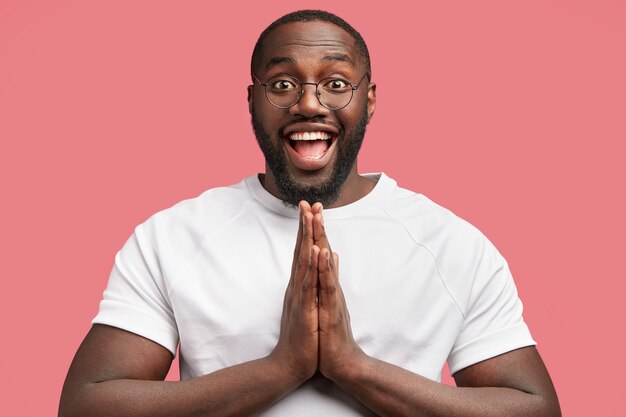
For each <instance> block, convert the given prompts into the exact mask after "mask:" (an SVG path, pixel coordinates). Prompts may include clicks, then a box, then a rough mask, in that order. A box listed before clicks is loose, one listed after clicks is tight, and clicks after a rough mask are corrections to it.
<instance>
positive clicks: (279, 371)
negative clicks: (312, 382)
mask: <svg viewBox="0 0 626 417" xmlns="http://www.w3.org/2000/svg"><path fill="white" fill-rule="evenodd" d="M264 360H265V361H266V362H267V364H268V365H269V366H270V368H271V370H272V373H273V374H274V375H276V377H277V378H278V379H279V380H280V381H281V382H282V383H284V384H286V385H287V386H290V387H292V388H297V387H298V386H300V385H301V384H302V383H304V382H305V381H307V380H308V379H309V378H310V377H311V376H312V375H309V374H307V373H305V372H303V369H302V368H301V367H297V366H291V365H290V360H289V358H287V357H284V355H281V354H280V353H279V352H277V351H276V350H274V351H273V352H272V353H270V354H269V355H268V356H266V357H265V358H264ZM313 373H314V372H313Z"/></svg>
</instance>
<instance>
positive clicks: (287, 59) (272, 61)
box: [265, 56, 296, 70]
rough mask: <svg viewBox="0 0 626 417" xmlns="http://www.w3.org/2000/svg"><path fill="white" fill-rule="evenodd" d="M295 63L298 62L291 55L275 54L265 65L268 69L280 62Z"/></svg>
mask: <svg viewBox="0 0 626 417" xmlns="http://www.w3.org/2000/svg"><path fill="white" fill-rule="evenodd" d="M295 63H296V60H295V59H293V58H292V57H290V56H275V57H274V58H272V59H270V61H269V62H268V63H267V65H266V66H265V70H268V69H270V68H272V67H275V66H276V65H279V64H295Z"/></svg>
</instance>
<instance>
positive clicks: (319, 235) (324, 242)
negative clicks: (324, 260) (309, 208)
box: [313, 213, 332, 252]
mask: <svg viewBox="0 0 626 417" xmlns="http://www.w3.org/2000/svg"><path fill="white" fill-rule="evenodd" d="M313 238H314V241H315V244H316V245H317V246H319V247H320V249H322V248H326V249H328V250H329V251H331V250H330V242H329V241H328V235H327V234H326V227H325V226H324V217H323V215H322V213H316V214H315V215H314V216H313ZM331 252H332V251H331Z"/></svg>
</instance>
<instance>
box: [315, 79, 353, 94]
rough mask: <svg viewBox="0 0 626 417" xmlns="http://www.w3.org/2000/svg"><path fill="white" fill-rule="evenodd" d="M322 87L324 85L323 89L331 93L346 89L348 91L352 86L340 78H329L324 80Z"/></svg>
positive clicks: (342, 91)
mask: <svg viewBox="0 0 626 417" xmlns="http://www.w3.org/2000/svg"><path fill="white" fill-rule="evenodd" d="M322 87H324V90H326V91H330V92H333V93H345V92H347V91H350V89H351V88H352V86H351V85H350V83H349V82H347V81H345V80H342V79H341V78H331V79H329V80H326V81H325V82H324V83H323V84H322Z"/></svg>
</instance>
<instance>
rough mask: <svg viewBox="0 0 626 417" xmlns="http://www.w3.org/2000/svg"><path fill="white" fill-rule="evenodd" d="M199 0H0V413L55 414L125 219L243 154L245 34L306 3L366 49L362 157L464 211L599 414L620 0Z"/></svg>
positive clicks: (238, 164) (565, 377)
mask: <svg viewBox="0 0 626 417" xmlns="http://www.w3.org/2000/svg"><path fill="white" fill-rule="evenodd" d="M208 3H209V2H201V1H184V2H174V1H124V2H122V1H100V2H97V1H88V2H86V1H54V2H47V1H24V0H20V1H18V0H0V139H1V152H0V170H1V172H0V174H1V175H0V181H2V183H1V187H2V188H1V190H2V206H1V207H2V215H1V216H0V222H1V224H0V234H1V244H2V246H1V248H0V249H1V254H2V256H1V257H2V274H1V275H2V289H3V291H2V296H1V299H2V302H0V317H1V320H2V334H3V337H2V343H1V344H0V349H1V350H0V357H1V358H2V361H1V362H0V375H2V378H1V380H0V381H1V382H0V385H1V387H0V392H2V397H3V400H2V407H3V408H4V409H3V410H2V411H0V413H1V414H2V415H28V416H44V415H54V414H56V409H57V404H58V398H59V393H60V390H61V386H62V383H63V379H64V377H65V373H66V372H67V368H68V366H69V364H70V361H71V359H72V356H73V354H74V352H75V350H76V348H77V347H78V345H79V343H80V341H81V340H82V338H83V337H84V335H85V333H86V332H87V331H88V329H89V327H90V320H91V319H92V317H93V316H94V315H95V313H96V311H97V307H98V301H99V299H100V297H101V294H102V291H103V289H104V287H105V284H106V281H107V277H108V274H109V271H110V268H111V266H112V262H113V257H114V255H115V253H116V252H117V250H118V249H119V248H120V247H121V245H122V244H123V243H124V242H125V240H126V239H127V237H128V236H129V235H130V233H131V232H132V230H133V228H134V226H135V225H137V224H138V223H140V222H142V221H143V220H145V219H146V218H147V217H148V216H150V215H151V214H152V213H154V212H156V211H158V210H161V209H164V208H166V207H168V206H170V205H172V204H173V203H175V202H177V201H179V200H181V199H184V198H188V197H192V196H195V195H197V194H199V193H200V192H202V191H203V190H205V189H207V188H209V187H213V186H218V185H227V184H231V183H234V182H237V181H239V180H240V179H241V178H242V177H244V176H247V175H249V174H251V173H254V172H258V171H260V170H262V168H263V164H262V157H261V153H260V152H259V151H258V149H257V146H256V143H255V140H254V137H253V135H252V133H251V129H250V122H249V116H248V113H247V107H246V101H245V98H246V86H247V85H248V83H249V70H248V65H249V64H248V63H249V55H250V53H251V50H252V46H253V44H254V42H255V40H256V37H257V36H258V34H259V33H260V32H261V30H262V29H263V28H264V27H265V26H266V25H267V24H268V23H270V22H271V21H272V20H273V19H274V18H276V17H278V16H279V15H281V14H282V13H284V12H287V11H291V10H294V9H296V8H305V7H316V8H324V9H327V10H330V11H333V12H336V13H338V14H339V15H341V16H343V17H345V18H346V19H347V20H348V21H350V22H351V23H352V24H354V25H355V26H356V27H357V28H358V29H359V30H360V31H361V32H362V34H363V35H364V37H365V39H366V41H367V42H368V44H369V47H370V49H371V53H372V61H373V75H374V81H376V82H377V84H378V108H377V113H376V116H375V117H374V120H373V124H372V125H370V128H369V130H368V134H367V137H366V141H365V145H364V149H363V151H362V154H361V158H360V169H361V171H362V172H370V171H381V170H382V171H385V172H386V173H387V174H389V175H391V176H392V177H394V178H396V179H397V180H398V182H399V184H400V185H402V186H404V187H406V188H410V189H412V190H415V191H418V192H421V193H424V194H426V195H428V196H429V197H430V198H432V199H433V200H435V201H436V202H438V203H440V204H442V205H444V206H446V207H448V208H450V209H452V210H453V211H455V212H456V213H457V214H459V215H460V216H462V217H464V218H466V219H468V220H469V221H470V222H472V223H473V224H475V225H476V226H478V227H479V228H480V229H481V230H483V231H484V233H485V234H486V235H487V236H489V237H490V239H491V240H492V241H493V242H494V243H495V244H496V245H497V247H498V248H499V249H500V250H501V252H502V253H503V254H504V256H505V257H506V258H507V259H508V261H509V263H510V266H511V269H512V271H513V273H514V276H515V277H516V281H517V285H518V288H519V292H520V294H521V297H522V299H523V301H524V304H525V307H526V312H525V318H526V320H527V322H528V323H529V325H530V327H531V330H532V331H533V334H534V336H535V338H536V339H537V340H538V342H539V350H540V351H541V353H542V355H543V357H544V359H545V361H546V363H547V366H548V368H549V370H550V371H551V374H552V376H553V379H554V382H555V384H556V387H557V391H558V393H559V396H560V400H561V403H562V408H563V411H564V415H566V416H590V415H597V416H610V415H617V414H619V412H618V401H620V399H621V396H622V395H623V383H622V381H621V379H622V374H623V372H624V371H625V369H624V366H623V360H622V358H621V355H622V354H623V351H624V350H623V349H624V348H623V341H624V337H623V332H624V325H623V321H624V320H623V319H624V309H623V304H624V302H623V299H624V295H623V293H624V279H625V278H626V276H625V274H624V268H623V263H622V262H623V259H624V252H625V249H626V245H624V232H626V227H625V220H624V213H626V207H625V206H626V204H625V198H624V182H625V181H624V179H625V177H626V175H625V174H626V172H625V170H624V168H623V159H624V156H625V152H624V145H623V144H624V141H625V139H626V127H625V126H626V125H625V117H624V116H625V111H626V104H625V100H626V76H625V74H626V59H625V56H626V29H625V27H626V23H625V22H626V9H625V7H624V2H621V1H591V0H587V1H565V0H563V1H549V0H541V1H537V0H533V1H524V2H501V1H473V2H461V1H451V0H446V1H439V2H425V1H422V2H412V3H414V4H411V5H407V4H403V3H400V2H394V1H389V0H387V1H384V2H378V3H375V4H373V5H369V6H368V5H366V4H365V3H363V2H358V1H346V2H342V3H341V4H338V2H336V1H316V2H305V1H300V2H289V3H288V2H278V1H265V2H262V3H258V4H256V5H255V4H253V3H251V4H247V3H244V2H239V1H228V2H224V5H220V6H219V7H217V8H215V7H212V6H209V5H208ZM407 3H408V2H407ZM513 3H515V4H513ZM170 377H176V372H173V374H172V375H170ZM447 381H450V379H449V378H448V379H447ZM621 408H622V407H620V409H621Z"/></svg>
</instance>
